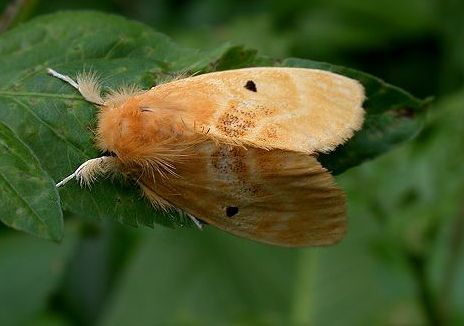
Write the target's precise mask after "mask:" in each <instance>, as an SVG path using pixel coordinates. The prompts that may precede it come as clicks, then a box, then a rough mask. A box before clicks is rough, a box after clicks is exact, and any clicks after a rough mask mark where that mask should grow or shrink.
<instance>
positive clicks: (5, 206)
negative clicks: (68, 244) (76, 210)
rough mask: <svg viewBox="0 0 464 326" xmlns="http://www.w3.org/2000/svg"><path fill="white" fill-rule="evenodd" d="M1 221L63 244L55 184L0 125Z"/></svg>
mask: <svg viewBox="0 0 464 326" xmlns="http://www.w3.org/2000/svg"><path fill="white" fill-rule="evenodd" d="M0 220H1V221H2V222H3V223H5V224H6V225H8V226H11V227H12V228H15V229H18V230H21V231H25V232H28V233H31V234H34V235H37V236H39V237H42V238H47V239H53V240H56V241H58V240H60V239H61V238H62V236H63V215H62V212H61V206H60V199H59V196H58V192H57V190H56V187H55V184H54V182H53V180H52V179H51V178H50V176H49V175H48V174H47V173H46V172H45V171H44V170H43V169H42V167H41V166H40V163H39V161H38V159H37V158H36V157H35V155H34V154H33V152H32V151H31V150H30V149H29V147H28V146H27V145H26V144H24V143H23V142H22V141H21V140H20V139H19V138H18V137H17V136H16V135H15V134H14V133H13V131H12V130H11V129H9V128H8V127H7V126H6V125H4V124H3V123H1V122H0Z"/></svg>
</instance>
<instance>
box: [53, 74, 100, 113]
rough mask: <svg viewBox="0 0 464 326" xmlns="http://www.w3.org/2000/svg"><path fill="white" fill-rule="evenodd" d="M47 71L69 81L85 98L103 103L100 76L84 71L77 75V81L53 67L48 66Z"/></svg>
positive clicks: (96, 102) (92, 101)
mask: <svg viewBox="0 0 464 326" xmlns="http://www.w3.org/2000/svg"><path fill="white" fill-rule="evenodd" d="M47 73H48V74H49V75H50V76H53V77H55V78H58V79H61V80H62V81H64V82H66V83H68V84H69V85H71V86H72V87H74V88H75V89H77V90H78V91H79V93H81V95H82V96H83V97H84V99H85V100H86V101H87V102H90V103H93V104H96V105H103V104H104V101H103V99H102V97H101V87H100V84H99V80H98V77H97V75H96V74H95V73H93V72H84V73H81V74H79V75H78V76H77V81H74V80H73V79H72V78H71V77H69V76H68V75H63V74H60V73H59V72H57V71H56V70H53V69H52V68H47Z"/></svg>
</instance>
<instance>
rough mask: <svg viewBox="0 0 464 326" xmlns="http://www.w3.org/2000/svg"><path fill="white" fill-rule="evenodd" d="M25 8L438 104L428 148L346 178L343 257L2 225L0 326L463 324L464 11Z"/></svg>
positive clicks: (250, 5) (426, 4) (120, 3)
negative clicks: (330, 74)
mask: <svg viewBox="0 0 464 326" xmlns="http://www.w3.org/2000/svg"><path fill="white" fill-rule="evenodd" d="M11 3H13V2H10V1H6V0H2V1H0V5H1V7H0V9H1V10H2V11H3V10H4V9H5V8H6V7H7V5H8V4H11ZM17 3H20V4H21V6H22V7H21V10H20V14H19V15H17V16H15V18H14V19H13V20H12V21H11V24H9V25H8V28H12V27H13V26H14V25H15V24H20V23H21V22H24V21H27V20H29V19H31V18H33V17H35V16H38V15H42V14H46V13H53V12H56V11H59V10H75V9H93V10H99V11H105V12H110V13H115V14H119V15H123V16H125V17H128V18H132V19H135V20H138V21H141V22H143V23H146V24H148V25H150V26H152V27H153V28H155V29H156V30H158V31H160V32H162V33H165V34H167V35H169V36H171V37H172V38H173V39H174V40H175V41H176V42H177V43H180V44H184V45H187V46H190V47H194V48H201V49H205V48H214V47H217V46H219V45H220V44H222V43H224V42H233V43H237V44H245V45H247V46H249V47H252V48H256V49H258V50H259V51H260V53H261V54H264V55H269V56H272V57H282V58H283V57H289V56H297V57H301V58H309V59H313V60H320V61H327V62H331V63H334V64H339V65H344V66H347V67H352V68H356V69H359V70H363V71H365V72H368V73H371V74H374V75H376V76H378V77H380V78H383V79H385V80H386V81H388V82H390V83H392V84H394V85H397V86H400V87H403V88H405V89H407V90H408V91H410V92H412V93H413V94H415V95H416V96H419V97H427V96H435V100H434V102H433V104H432V105H431V107H430V109H429V111H430V112H429V116H428V122H427V124H426V127H425V128H424V130H423V132H422V133H421V134H419V135H418V137H416V138H415V139H414V140H412V141H410V142H409V143H407V144H405V145H403V146H400V147H398V148H397V149H395V150H393V151H392V152H390V153H388V154H387V155H384V156H382V157H381V158H379V159H376V160H375V161H372V162H367V163H365V164H364V165H362V166H359V167H356V168H354V169H352V170H349V171H348V172H346V173H344V174H343V175H341V176H339V177H337V180H338V181H339V182H340V183H341V184H342V185H343V187H344V189H345V191H346V192H347V194H348V198H349V203H348V204H349V231H348V234H347V237H346V238H345V240H344V241H342V242H341V243H340V244H338V245H336V246H333V247H328V248H316V249H314V248H313V249H300V250H295V249H291V250H290V249H281V248H275V247H270V246H265V245H261V244H256V243H252V242H249V241H246V240H242V239H237V238H235V237H232V236H230V235H227V234H224V233H222V232H220V231H217V230H214V229H211V228H207V230H206V231H204V232H198V231H197V230H194V229H191V230H170V229H166V228H162V227H160V226H156V227H155V230H150V229H132V228H130V227H127V226H122V225H119V224H117V223H115V222H113V221H95V220H93V219H92V217H91V216H89V217H87V218H84V219H83V218H82V217H81V218H79V219H74V218H73V217H71V216H68V217H67V219H66V224H67V231H66V236H65V240H64V242H63V243H62V244H59V245H58V244H54V243H51V242H47V241H44V240H39V239H35V238H33V237H30V236H27V235H23V234H20V233H18V232H15V231H12V230H10V229H7V228H6V227H4V226H2V225H0V325H25V324H28V325H81V324H84V325H93V324H96V325H164V324H186V325H204V324H212V325H216V324H237V325H284V324H288V325H372V324H375V325H426V324H433V325H464V195H463V194H464V164H463V163H462V162H463V161H464V2H463V1H460V0H377V1H364V0H361V1H359V0H335V1H330V2H328V1H322V0H320V1H319V0H311V1H309V0H306V1H305V0H301V1H298V0H287V1H279V0H270V1H265V0H262V1H258V0H247V1H243V0H239V1H232V0H227V1H226V0H223V1H214V0H190V1H189V0H178V1H167V0H164V1H161V0H159V1H149V0H131V1H127V0H100V1H98V2H96V1H90V0H81V1H77V0H76V1H60V0H47V1H45V0H30V1H19V2H18V1H17ZM4 17H5V15H4V16H3V19H4ZM0 26H1V24H0ZM0 76H1V73H0Z"/></svg>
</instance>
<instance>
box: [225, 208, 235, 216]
mask: <svg viewBox="0 0 464 326" xmlns="http://www.w3.org/2000/svg"><path fill="white" fill-rule="evenodd" d="M237 213H238V207H235V206H228V207H227V208H226V215H227V217H232V216H234V215H236V214H237Z"/></svg>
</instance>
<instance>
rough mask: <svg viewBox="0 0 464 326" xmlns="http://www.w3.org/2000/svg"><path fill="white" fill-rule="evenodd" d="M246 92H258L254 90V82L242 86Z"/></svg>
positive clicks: (250, 81)
mask: <svg viewBox="0 0 464 326" xmlns="http://www.w3.org/2000/svg"><path fill="white" fill-rule="evenodd" d="M244 87H245V88H246V89H247V90H249V91H252V92H257V91H258V90H257V89H256V84H255V82H254V81H252V80H249V81H247V82H246V84H245V86H244Z"/></svg>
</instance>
